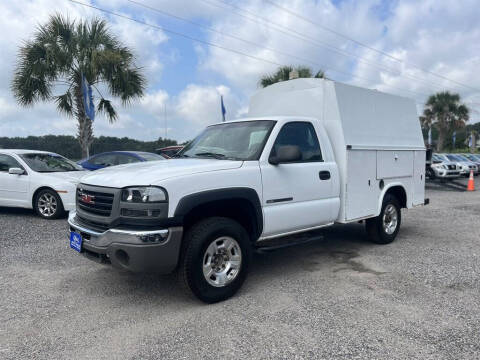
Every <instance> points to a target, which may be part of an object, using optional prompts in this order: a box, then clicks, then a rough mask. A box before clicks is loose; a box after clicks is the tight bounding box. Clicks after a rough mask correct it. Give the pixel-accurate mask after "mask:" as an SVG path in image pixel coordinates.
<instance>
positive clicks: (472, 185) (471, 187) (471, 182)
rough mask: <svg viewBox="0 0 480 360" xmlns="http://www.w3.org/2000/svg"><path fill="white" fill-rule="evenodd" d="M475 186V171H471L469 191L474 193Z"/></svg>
mask: <svg viewBox="0 0 480 360" xmlns="http://www.w3.org/2000/svg"><path fill="white" fill-rule="evenodd" d="M474 190H475V184H474V182H473V170H470V179H468V185H467V191H474Z"/></svg>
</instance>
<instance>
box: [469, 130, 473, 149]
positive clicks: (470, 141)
mask: <svg viewBox="0 0 480 360" xmlns="http://www.w3.org/2000/svg"><path fill="white" fill-rule="evenodd" d="M472 145H473V136H472V133H470V137H469V138H468V147H470V148H471V147H472Z"/></svg>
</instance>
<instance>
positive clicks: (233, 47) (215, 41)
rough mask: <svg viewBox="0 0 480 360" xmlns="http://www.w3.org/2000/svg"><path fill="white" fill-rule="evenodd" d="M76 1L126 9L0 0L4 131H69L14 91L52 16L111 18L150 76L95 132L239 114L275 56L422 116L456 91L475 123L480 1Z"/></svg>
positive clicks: (178, 129) (169, 130) (168, 129)
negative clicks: (430, 99) (434, 101)
mask: <svg viewBox="0 0 480 360" xmlns="http://www.w3.org/2000/svg"><path fill="white" fill-rule="evenodd" d="M78 1H79V2H82V3H84V4H89V5H94V6H96V7H99V8H102V9H105V10H108V11H110V12H113V13H116V14H120V15H122V16H123V17H118V16H115V15H113V14H111V13H110V14H108V13H104V12H101V11H99V10H96V9H92V8H88V7H85V6H82V5H79V4H75V3H73V2H71V1H69V0H22V1H2V2H0V14H1V17H2V21H0V33H1V34H2V35H1V36H0V49H2V50H1V51H0V69H2V71H1V72H0V136H22V137H23V136H29V135H46V134H57V135H59V134H67V135H75V134H76V121H75V119H72V118H67V117H65V116H64V115H61V114H59V113H58V112H57V111H56V109H55V105H54V104H53V103H51V102H47V103H38V104H35V105H34V106H32V107H28V108H23V107H21V106H20V105H19V104H18V103H17V102H16V101H15V99H14V98H13V96H12V93H11V90H10V84H11V80H12V76H13V72H14V69H15V64H16V59H17V54H18V49H19V47H20V46H21V45H22V42H23V41H25V40H28V39H30V38H31V37H32V36H33V34H34V32H35V29H36V26H38V25H39V24H43V23H45V22H46V21H47V20H48V18H49V16H50V15H52V14H54V13H60V14H63V15H68V16H69V18H70V19H72V20H81V19H90V18H93V17H101V18H104V19H106V20H107V22H108V24H109V27H110V30H111V32H112V33H114V34H115V35H116V36H117V37H118V39H120V40H121V41H123V42H124V43H125V44H126V45H127V46H129V47H130V48H131V49H132V50H133V51H134V53H135V54H136V60H135V63H136V65H137V66H139V67H141V68H142V69H143V71H144V73H145V75H146V77H147V79H148V86H147V89H146V93H145V96H144V97H143V98H141V99H138V100H136V101H133V102H132V103H131V104H129V105H128V106H127V107H122V105H121V102H120V101H119V100H118V99H115V98H111V99H112V100H113V103H114V105H115V106H116V109H117V111H118V114H119V118H118V120H117V121H116V122H115V123H113V124H110V123H109V122H108V121H107V119H106V118H104V117H103V116H102V115H100V114H99V115H97V117H96V119H95V122H94V134H95V135H96V136H100V135H106V136H119V137H123V136H128V137H131V138H135V139H140V140H155V139H158V138H159V137H165V134H167V137H168V138H173V139H175V140H178V141H180V142H183V141H186V140H189V139H192V138H193V137H194V136H195V135H196V134H197V133H198V132H199V131H201V129H202V128H203V127H205V126H206V125H209V124H212V123H215V122H219V121H221V111H220V96H221V95H223V98H224V102H225V107H226V110H227V114H226V117H227V120H231V119H235V118H238V117H241V116H244V115H245V114H246V113H247V112H248V102H249V98H250V97H251V96H252V95H253V94H254V93H255V91H257V90H258V89H259V86H258V82H259V79H260V77H261V76H262V75H264V74H268V73H272V72H274V71H275V69H276V68H278V66H279V65H307V66H309V67H311V68H312V69H313V70H314V71H315V72H316V70H318V69H322V70H324V71H326V75H327V77H328V78H330V79H333V80H336V81H341V82H345V83H348V84H352V85H356V86H361V87H366V88H370V89H377V90H379V91H384V92H388V93H391V94H397V95H401V96H406V97H410V98H412V99H414V100H415V101H416V102H417V109H418V111H419V113H420V112H421V111H422V109H423V105H422V104H423V103H424V102H425V100H426V98H427V96H428V95H430V94H432V93H434V92H437V91H443V90H449V91H453V92H457V93H459V94H460V95H461V96H462V99H463V101H464V102H465V103H466V104H467V106H469V108H470V109H471V122H477V121H480V71H478V68H479V66H480V25H479V23H478V19H479V18H480V6H479V4H478V0H462V1H454V0H442V1H438V0H393V1H385V0H241V1H240V0H78ZM127 18H131V19H135V20H137V21H138V22H135V21H132V20H129V19H127ZM145 24H148V25H151V26H148V25H145ZM162 29H163V30H162ZM192 39H195V40H192ZM58 92H59V91H58ZM54 93H56V92H55V91H54ZM105 97H106V98H109V97H108V96H105ZM165 115H166V116H165ZM165 119H166V121H165Z"/></svg>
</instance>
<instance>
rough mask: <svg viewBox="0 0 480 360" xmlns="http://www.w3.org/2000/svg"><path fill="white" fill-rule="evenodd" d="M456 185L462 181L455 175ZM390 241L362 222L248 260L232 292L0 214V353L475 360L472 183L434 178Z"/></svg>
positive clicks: (478, 293)
mask: <svg viewBox="0 0 480 360" xmlns="http://www.w3.org/2000/svg"><path fill="white" fill-rule="evenodd" d="M462 181H463V182H464V183H466V181H464V180H462ZM427 197H429V198H430V200H431V204H430V205H429V206H427V207H425V208H422V207H420V208H416V209H413V210H409V211H404V212H403V224H402V229H401V231H400V234H399V237H398V238H397V240H396V241H395V242H394V243H392V244H390V245H386V246H379V245H373V244H370V243H369V242H367V241H366V240H365V234H364V229H363V226H362V225H361V224H352V225H348V226H334V227H332V228H328V229H326V230H324V231H323V234H324V235H325V237H324V239H323V240H319V241H317V242H314V243H309V244H304V245H300V246H297V247H293V248H288V249H283V250H278V251H275V252H271V253H266V254H257V255H256V256H255V258H254V263H253V267H252V270H251V273H250V276H249V278H248V279H247V281H246V283H245V285H244V286H243V288H242V289H241V291H240V292H239V293H238V294H237V295H236V296H235V297H234V298H232V299H230V300H228V301H225V302H223V303H219V304H215V305H205V304H203V303H200V302H199V301H197V300H195V299H193V298H191V297H189V296H188V295H186V294H185V293H184V292H183V291H182V289H181V288H180V287H179V286H177V281H176V278H175V277H174V276H173V275H172V276H161V277H160V276H155V275H134V274H129V273H122V272H118V271H116V270H113V269H111V268H110V267H108V266H103V265H99V264H96V263H93V262H90V261H89V260H87V259H85V258H83V257H82V256H78V254H76V253H75V252H74V251H72V250H71V249H69V247H68V243H67V235H66V230H67V226H66V220H65V219H62V220H56V221H45V220H41V219H39V218H38V217H35V216H34V215H33V213H32V212H31V211H27V210H11V209H5V208H2V209H0V229H1V232H0V279H1V280H0V292H1V294H2V295H1V298H0V310H1V311H0V358H2V359H20V358H28V359H30V358H35V359H37V358H38V359H76V358H82V359H83V358H88V359H104V358H122V359H123V358H126V359H150V358H151V359H159V358H161V359H180V358H182V359H192V358H199V359H200V358H201V359H219V358H284V359H291V358H328V359H335V358H362V359H364V358H369V359H374V358H378V359H386V358H389V359H406V358H419V359H478V357H479V354H480V332H479V329H480V280H479V279H480V277H479V274H480V226H479V219H480V191H476V192H473V193H472V192H463V191H458V190H457V189H455V188H452V187H449V186H443V185H440V184H437V183H435V184H433V185H432V184H430V185H428V187H427Z"/></svg>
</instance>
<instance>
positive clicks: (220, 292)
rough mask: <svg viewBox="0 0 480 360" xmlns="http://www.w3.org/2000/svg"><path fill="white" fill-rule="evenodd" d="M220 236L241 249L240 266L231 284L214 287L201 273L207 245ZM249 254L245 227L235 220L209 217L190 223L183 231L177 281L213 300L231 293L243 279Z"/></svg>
mask: <svg viewBox="0 0 480 360" xmlns="http://www.w3.org/2000/svg"><path fill="white" fill-rule="evenodd" d="M221 237H230V238H233V239H234V240H235V241H236V243H237V244H238V247H239V250H240V252H241V262H240V264H241V265H240V268H239V270H238V272H237V274H236V276H235V277H234V278H233V279H232V280H231V282H230V283H228V284H226V285H224V286H221V287H215V286H212V285H211V284H209V282H207V279H206V276H204V270H203V269H204V259H205V256H206V252H207V249H208V248H209V246H210V245H211V244H212V243H214V242H215V241H218V239H219V238H221ZM251 256H252V246H251V243H250V239H249V236H248V234H247V232H246V230H245V229H244V228H243V227H242V226H241V225H240V224H239V223H238V222H236V221H234V220H232V219H229V218H224V217H211V218H207V219H205V220H202V221H200V222H198V223H196V224H195V225H193V226H192V227H191V228H190V229H189V230H188V231H187V232H186V234H185V237H184V244H183V250H182V256H181V262H180V268H179V275H180V280H181V281H182V282H183V285H185V286H186V288H187V289H189V290H190V291H191V292H192V293H193V294H194V295H195V296H196V297H197V298H198V299H200V300H201V301H203V302H206V303H215V302H219V301H223V300H226V299H228V298H230V297H231V296H233V295H234V294H235V293H236V292H237V291H238V289H240V287H241V286H242V284H243V282H244V281H245V279H246V277H247V274H248V269H249V265H250V261H251Z"/></svg>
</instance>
